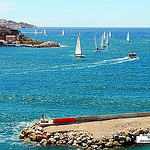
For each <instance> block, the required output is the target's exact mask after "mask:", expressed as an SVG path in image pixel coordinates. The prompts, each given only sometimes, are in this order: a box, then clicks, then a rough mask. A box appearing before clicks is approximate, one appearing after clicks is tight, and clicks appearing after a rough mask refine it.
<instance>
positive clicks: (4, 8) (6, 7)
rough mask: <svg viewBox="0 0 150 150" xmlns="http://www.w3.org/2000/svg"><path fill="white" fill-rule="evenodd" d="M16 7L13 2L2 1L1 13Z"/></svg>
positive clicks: (0, 4) (0, 5) (14, 9)
mask: <svg viewBox="0 0 150 150" xmlns="http://www.w3.org/2000/svg"><path fill="white" fill-rule="evenodd" d="M16 10H17V9H16V8H13V4H12V3H10V2H0V13H5V12H11V11H16Z"/></svg>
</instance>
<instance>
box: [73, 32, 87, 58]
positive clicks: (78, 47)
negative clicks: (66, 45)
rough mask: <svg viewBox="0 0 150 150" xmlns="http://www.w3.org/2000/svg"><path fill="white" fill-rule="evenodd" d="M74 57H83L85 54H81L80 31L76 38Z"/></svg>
mask: <svg viewBox="0 0 150 150" xmlns="http://www.w3.org/2000/svg"><path fill="white" fill-rule="evenodd" d="M75 57H80V58H85V55H82V50H81V42H80V33H79V36H78V39H77V44H76V50H75Z"/></svg>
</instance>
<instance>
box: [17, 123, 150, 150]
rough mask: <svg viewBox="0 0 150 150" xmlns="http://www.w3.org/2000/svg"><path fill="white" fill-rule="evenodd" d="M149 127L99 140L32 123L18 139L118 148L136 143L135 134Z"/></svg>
mask: <svg viewBox="0 0 150 150" xmlns="http://www.w3.org/2000/svg"><path fill="white" fill-rule="evenodd" d="M149 133H150V129H149V128H147V129H144V128H142V129H133V130H125V131H123V132H118V133H115V134H114V135H113V136H112V137H110V138H106V137H102V138H101V139H100V140H97V139H94V137H93V135H91V134H89V133H88V132H83V131H60V132H53V133H49V132H44V129H43V128H42V127H41V126H40V123H34V124H33V125H32V126H28V127H27V128H25V129H23V130H22V133H21V134H20V136H19V138H20V139H26V140H27V141H37V142H40V144H41V145H43V146H46V145H55V144H56V145H61V144H63V145H69V146H75V147H79V148H83V149H103V148H114V147H115V148H118V147H126V146H130V145H133V144H136V136H139V135H148V134H149Z"/></svg>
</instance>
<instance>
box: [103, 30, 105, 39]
mask: <svg viewBox="0 0 150 150" xmlns="http://www.w3.org/2000/svg"><path fill="white" fill-rule="evenodd" d="M103 39H106V33H105V31H104V34H103Z"/></svg>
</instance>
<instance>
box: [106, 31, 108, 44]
mask: <svg viewBox="0 0 150 150" xmlns="http://www.w3.org/2000/svg"><path fill="white" fill-rule="evenodd" d="M106 45H109V42H108V33H107V37H106Z"/></svg>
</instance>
